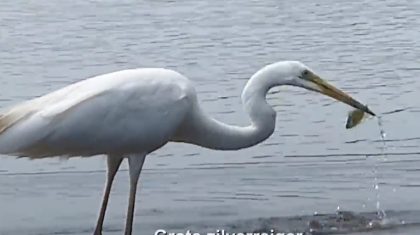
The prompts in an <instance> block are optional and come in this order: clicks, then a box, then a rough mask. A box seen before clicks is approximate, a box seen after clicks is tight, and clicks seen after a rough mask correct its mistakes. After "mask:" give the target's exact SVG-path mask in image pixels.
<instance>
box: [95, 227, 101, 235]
mask: <svg viewBox="0 0 420 235" xmlns="http://www.w3.org/2000/svg"><path fill="white" fill-rule="evenodd" d="M93 235H102V228H101V229H95V232H93Z"/></svg>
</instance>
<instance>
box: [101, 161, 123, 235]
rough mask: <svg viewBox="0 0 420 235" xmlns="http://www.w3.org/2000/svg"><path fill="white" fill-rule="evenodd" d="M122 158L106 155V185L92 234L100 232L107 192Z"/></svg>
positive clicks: (107, 196)
mask: <svg viewBox="0 0 420 235" xmlns="http://www.w3.org/2000/svg"><path fill="white" fill-rule="evenodd" d="M122 160H123V158H122V157H116V156H107V166H108V171H107V178H106V185H105V191H104V194H103V198H102V206H101V210H100V212H99V217H98V222H97V223H96V228H95V232H94V235H101V234H102V226H103V224H104V218H105V211H106V206H107V205H108V199H109V194H110V192H111V187H112V182H113V181H114V177H115V174H116V173H117V171H118V168H119V167H120V165H121V162H122Z"/></svg>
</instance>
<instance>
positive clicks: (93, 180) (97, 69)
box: [0, 0, 420, 235]
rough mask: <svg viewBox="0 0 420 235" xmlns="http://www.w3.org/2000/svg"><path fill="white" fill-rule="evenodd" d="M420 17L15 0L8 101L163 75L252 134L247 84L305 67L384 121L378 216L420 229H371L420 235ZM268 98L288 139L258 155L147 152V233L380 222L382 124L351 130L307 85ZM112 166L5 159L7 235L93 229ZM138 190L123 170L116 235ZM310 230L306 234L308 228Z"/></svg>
mask: <svg viewBox="0 0 420 235" xmlns="http://www.w3.org/2000/svg"><path fill="white" fill-rule="evenodd" d="M419 14H420V2H417V1H397V0H385V1H379V0H369V1H368V0H365V1H352V2H346V3H345V4H343V3H339V2H337V1H333V0H321V1H316V2H313V1H309V0H303V1H287V2H282V1H280V2H279V1H274V0H263V1H245V2H244V1H239V0H231V1H192V0H181V1H133V0H124V1H118V2H116V1H109V0H103V1H94V0H93V1H80V0H74V1H61V2H60V3H57V2H52V1H46V0H38V1H22V0H18V1H11V0H6V1H3V2H2V4H1V7H0V45H1V46H0V61H1V66H0V74H2V76H0V84H1V85H0V94H1V100H0V106H1V107H4V106H7V105H11V104H14V103H17V102H18V101H22V100H24V99H27V98H32V97H36V96H39V95H42V94H44V93H46V92H48V91H52V90H54V89H56V88H59V87H62V86H64V85H67V84H69V83H71V82H75V81H78V80H80V79H83V78H86V77H89V76H92V75H96V74H100V73H106V72H110V71H114V70H118V69H124V68H132V67H147V66H158V67H167V68H172V69H176V70H178V71H180V72H181V73H183V74H185V75H186V76H188V77H190V78H191V79H192V80H193V81H194V82H195V84H196V86H197V90H198V92H199V98H200V101H201V102H202V105H203V107H204V109H205V110H207V111H208V112H209V113H210V114H211V115H213V116H215V117H217V118H219V119H221V120H224V121H226V122H228V123H238V124H240V125H243V124H246V123H247V122H248V120H247V118H246V116H245V115H244V114H243V112H242V108H241V106H240V99H239V95H240V92H241V89H242V88H243V86H244V84H245V82H246V79H247V78H248V77H249V76H250V75H251V74H252V73H254V72H255V71H256V70H258V69H259V68H260V67H262V66H263V65H265V64H267V63H270V62H273V61H277V60H285V59H288V60H301V61H303V62H304V63H305V64H307V65H309V66H310V67H312V68H313V69H314V70H315V71H317V72H318V73H319V74H321V75H322V76H323V77H325V78H326V79H327V80H329V81H331V82H333V83H334V84H336V85H337V86H338V87H340V88H342V89H344V90H346V91H348V92H350V93H351V94H352V95H355V96H356V97H357V98H358V99H360V100H361V101H363V102H365V103H367V104H369V107H370V108H371V109H372V110H373V111H375V112H377V113H383V115H382V116H383V117H382V118H383V126H384V129H385V131H386V132H387V134H388V136H387V142H386V143H387V149H388V150H387V151H388V152H387V161H380V162H379V164H378V175H377V176H378V184H379V186H380V202H381V208H382V209H384V210H386V211H393V212H392V213H388V212H387V214H389V215H390V216H389V217H390V218H391V219H392V218H393V215H394V217H395V218H397V219H398V218H404V220H406V221H410V225H404V226H400V225H398V226H391V228H390V229H389V228H387V229H374V230H372V231H363V232H366V233H363V234H391V233H392V234H394V233H395V231H398V234H414V233H416V232H417V233H418V231H419V230H420V228H419V227H418V226H417V223H418V222H419V221H420V219H418V218H420V217H419V216H418V213H419V212H418V211H420V203H419V202H418V195H419V192H420V183H419V182H420V173H419V172H420V168H419V163H420V159H419V157H418V155H419V153H420V148H419V144H420V134H418V132H417V131H416V130H418V116H419V115H420V104H419V102H417V100H418V97H417V95H416V94H417V90H419V89H420V82H419V80H418V73H419V70H420V66H419V61H418V54H419V50H418V48H420V45H419V44H420V41H419V40H418V38H419V36H420V31H419V30H417V29H418V27H419V26H420V17H419ZM278 91H280V92H279V94H278V93H277V92H278ZM268 98H269V100H270V101H269V102H270V103H271V104H272V105H273V106H274V107H275V109H276V111H277V112H278V120H277V128H276V131H275V133H274V134H273V136H272V137H271V138H270V139H269V140H267V141H266V142H264V143H262V144H259V145H258V146H256V147H253V148H250V149H246V150H243V151H229V152H218V151H209V150H205V149H202V148H199V147H195V146H189V145H184V144H169V145H167V146H165V147H164V148H163V149H161V150H160V151H158V152H156V153H154V154H153V156H151V157H149V158H148V159H147V161H146V164H145V170H144V172H143V173H144V174H142V177H141V189H140V194H139V198H138V201H139V203H138V207H137V209H138V210H137V213H136V226H135V227H136V228H135V231H137V232H138V231H140V232H141V234H152V233H153V231H155V230H156V229H158V228H165V229H168V230H178V231H182V230H185V229H188V228H195V229H197V230H205V229H208V228H209V229H214V228H219V229H222V228H223V227H224V226H226V227H228V225H232V224H233V225H237V226H239V229H251V228H248V227H246V226H245V225H255V226H254V227H253V228H258V227H259V226H261V225H263V224H265V223H268V222H269V221H271V220H270V218H280V219H278V220H274V221H275V222H276V224H277V226H281V227H285V228H287V226H289V225H291V223H289V222H288V221H289V220H290V219H293V218H296V216H304V218H305V219H307V220H308V219H309V220H310V219H311V218H312V217H311V216H312V215H313V213H314V212H317V213H319V214H328V215H335V213H336V211H335V210H336V208H337V207H338V206H339V207H340V209H341V210H344V211H352V212H355V213H358V212H367V213H374V212H375V211H376V193H375V190H374V188H373V185H374V182H373V177H372V166H373V165H374V164H375V163H376V162H377V157H380V155H381V148H382V143H381V142H380V138H379V136H378V132H377V123H376V122H375V121H372V120H370V121H366V122H365V123H362V124H361V125H360V126H358V127H357V128H355V129H352V130H346V129H345V119H346V114H347V111H348V110H349V109H350V108H348V107H346V106H345V105H343V104H339V103H337V102H334V101H332V100H331V99H329V98H326V97H320V96H319V95H318V94H314V93H310V92H306V91H303V90H300V89H296V88H281V89H276V90H274V91H273V94H270V95H269V97H268ZM366 155H368V156H369V157H368V158H366ZM104 168H105V165H104V160H103V158H102V157H94V158H90V159H77V158H76V159H72V160H69V161H61V160H56V159H54V160H51V159H49V160H40V161H28V160H25V159H19V160H15V159H14V158H10V157H4V158H1V159H0V174H1V176H0V208H1V209H0V234H1V235H3V234H89V233H90V231H91V230H92V229H93V225H94V222H95V220H96V214H97V210H98V206H99V200H100V196H101V193H102V186H103V183H104V172H103V170H104ZM124 169H126V166H125V165H124ZM127 190H128V180H127V172H124V171H123V172H121V173H120V174H119V175H118V178H117V179H116V182H115V188H114V191H113V193H112V198H111V201H110V209H109V211H108V215H107V218H106V227H105V230H106V231H109V232H108V233H107V234H121V230H122V228H123V222H124V217H125V209H126V204H127ZM244 221H245V222H244ZM249 221H254V222H255V223H251V222H249ZM305 223H306V222H305ZM305 223H302V224H297V225H296V226H297V227H299V228H301V230H302V231H304V230H305V229H307V225H306V224H305ZM273 226H274V225H273ZM355 227H356V228H357V226H355ZM347 232H348V233H350V234H359V233H360V232H362V230H356V231H347Z"/></svg>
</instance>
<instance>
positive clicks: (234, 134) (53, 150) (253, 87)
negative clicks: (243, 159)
mask: <svg viewBox="0 0 420 235" xmlns="http://www.w3.org/2000/svg"><path fill="white" fill-rule="evenodd" d="M281 85H292V86H299V87H303V88H305V89H308V90H312V91H316V92H319V93H322V94H325V95H328V96H330V97H333V98H335V99H337V100H340V101H342V102H344V103H347V104H349V105H351V106H353V107H355V108H358V109H360V110H363V111H364V112H368V113H370V114H372V115H374V114H373V113H372V112H371V111H370V110H369V109H368V108H367V107H366V106H364V105H362V104H361V103H359V102H357V101H356V100H354V99H353V98H351V97H350V96H348V95H347V94H345V93H344V92H342V91H340V90H338V89H336V88H335V87H333V86H332V85H330V84H328V83H327V82H325V81H324V80H322V79H321V78H320V77H318V76H317V75H316V74H315V73H313V72H312V71H311V70H310V69H309V68H308V67H306V66H305V65H303V64H302V63H300V62H297V61H283V62H277V63H274V64H270V65H267V66H265V67H264V68H262V69H261V70H259V71H258V72H257V73H255V74H254V75H253V76H252V77H251V79H250V80H249V81H248V83H247V84H246V86H245V88H244V90H243V93H242V96H241V98H242V103H243V105H244V109H245V111H246V112H247V113H248V114H249V117H250V120H251V124H250V125H249V126H245V127H239V126H233V125H228V124H224V123H222V122H220V121H217V120H215V119H213V118H211V117H209V116H208V115H206V114H205V112H203V111H202V110H201V108H200V106H199V104H198V102H197V97H196V92H195V90H194V87H193V85H192V83H191V82H190V81H189V80H188V79H187V78H186V77H184V76H183V75H181V74H179V73H177V72H175V71H172V70H167V69H161V68H144V69H132V70H124V71H119V72H114V73H109V74H104V75H100V76H96V77H93V78H89V79H86V80H83V81H80V82H77V83H74V84H72V85H69V86H67V87H64V88H62V89H60V90H57V91H54V92H52V93H49V94H46V95H44V96H42V97H39V98H36V99H32V100H29V101H26V102H23V103H21V104H18V105H16V106H13V107H10V108H8V109H5V110H4V111H2V112H1V114H0V153H1V154H7V155H16V156H27V157H31V158H43V157H54V156H68V157H71V156H93V155H98V154H105V155H107V156H108V158H107V159H108V162H107V163H108V164H107V165H108V173H107V182H106V187H105V191H104V196H103V201H102V206H101V209H100V212H99V217H98V222H97V225H96V229H95V231H94V234H95V235H99V234H102V225H103V221H104V216H105V211H106V207H107V203H108V199H109V193H110V190H111V186H112V181H113V179H114V176H115V174H116V172H117V171H118V168H119V166H120V164H121V161H122V160H123V159H124V158H125V157H127V158H128V161H129V173H130V196H129V206H128V211H127V220H126V227H125V234H126V235H131V233H132V224H133V217H134V216H133V214H134V205H135V196H136V188H137V187H136V186H137V182H138V178H139V175H140V172H141V168H142V166H143V163H144V160H145V157H146V155H147V154H148V153H150V152H152V151H154V150H156V149H158V148H160V147H161V146H163V145H165V144H166V143H167V142H169V141H175V142H186V143H191V144H196V145H200V146H203V147H206V148H211V149H218V150H235V149H241V148H246V147H250V146H253V145H255V144H257V143H259V142H261V141H263V140H265V139H267V138H268V137H269V136H270V135H271V134H272V133H273V131H274V128H275V118H276V113H275V111H274V110H273V109H272V108H271V107H270V105H269V104H268V103H267V102H266V100H265V96H266V94H267V92H268V91H269V90H270V89H271V88H272V87H275V86H281Z"/></svg>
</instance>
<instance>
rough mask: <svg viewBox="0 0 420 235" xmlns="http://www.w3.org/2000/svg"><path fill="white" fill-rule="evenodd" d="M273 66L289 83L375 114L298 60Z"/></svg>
mask: <svg viewBox="0 0 420 235" xmlns="http://www.w3.org/2000/svg"><path fill="white" fill-rule="evenodd" d="M273 66H274V67H277V68H276V69H275V70H277V71H278V72H279V73H282V74H281V76H283V78H286V79H287V83H288V84H289V85H293V86H298V87H303V88H305V89H308V90H311V91H316V92H318V93H321V94H324V95H326V96H329V97H332V98H334V99H336V100H338V101H341V102H343V103H345V104H348V105H350V106H352V107H354V108H357V109H360V110H362V111H364V112H366V113H369V114H371V115H374V116H375V114H374V113H373V112H372V111H370V110H369V108H368V107H367V106H366V105H363V104H361V103H360V102H359V101H357V100H355V99H354V98H352V97H351V96H350V95H348V94H346V93H344V92H343V91H341V90H339V89H337V88H335V87H334V86H333V85H331V84H329V83H328V82H326V81H325V80H323V79H322V78H320V77H319V76H318V75H316V74H315V73H314V72H313V71H312V70H311V69H309V68H308V67H307V66H305V65H304V64H302V63H300V62H298V61H287V62H280V63H277V64H273ZM286 71H287V72H286Z"/></svg>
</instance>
